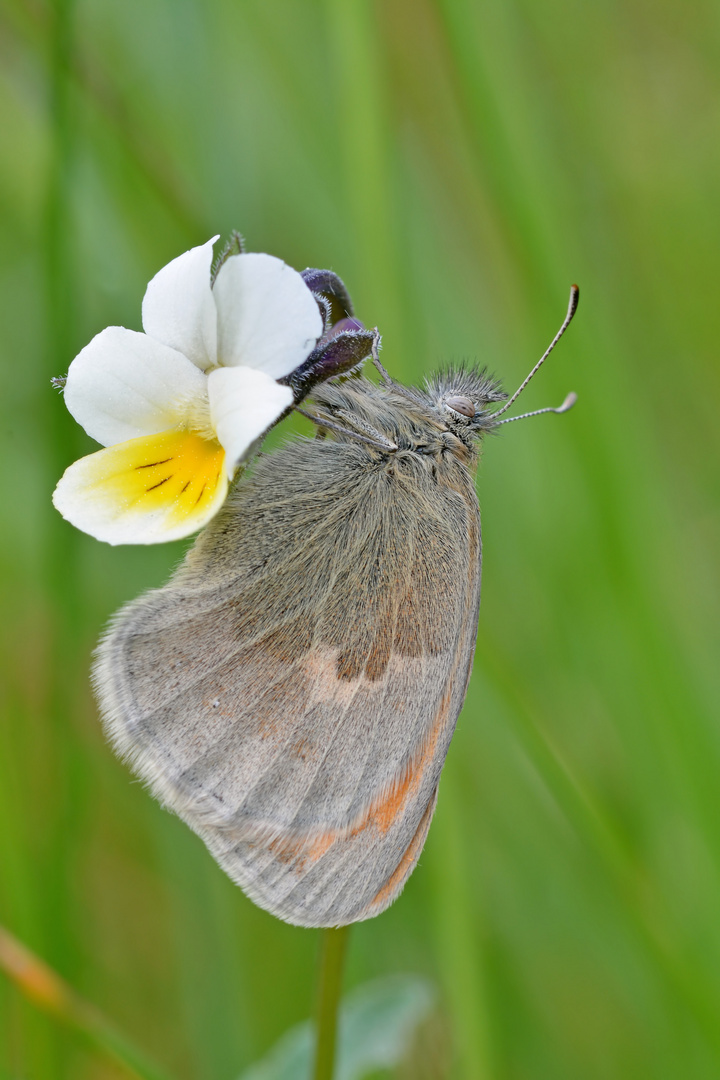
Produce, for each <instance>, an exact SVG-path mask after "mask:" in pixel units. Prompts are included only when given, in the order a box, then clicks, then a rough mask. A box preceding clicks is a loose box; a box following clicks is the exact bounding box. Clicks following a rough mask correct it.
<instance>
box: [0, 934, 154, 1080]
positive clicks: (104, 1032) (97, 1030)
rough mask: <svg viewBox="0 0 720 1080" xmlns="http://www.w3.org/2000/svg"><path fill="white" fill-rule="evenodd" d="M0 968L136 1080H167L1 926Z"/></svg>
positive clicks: (35, 999) (126, 1040) (51, 1013)
mask: <svg viewBox="0 0 720 1080" xmlns="http://www.w3.org/2000/svg"><path fill="white" fill-rule="evenodd" d="M0 971H4V972H5V974H6V975H7V976H8V978H10V979H11V980H12V982H13V983H14V984H15V986H16V987H17V988H18V990H20V992H21V993H22V994H23V995H24V996H25V997H26V998H27V999H28V1000H29V1001H31V1002H32V1003H33V1004H34V1005H36V1006H37V1007H38V1008H39V1009H42V1010H43V1011H44V1012H47V1013H50V1015H51V1016H54V1017H55V1018H56V1019H57V1020H60V1021H62V1022H63V1023H65V1024H67V1025H68V1026H69V1027H72V1028H75V1030H76V1031H79V1032H81V1033H82V1034H83V1035H85V1036H86V1037H87V1038H88V1039H89V1040H90V1042H92V1043H93V1044H94V1045H95V1046H96V1047H97V1048H98V1049H100V1050H102V1051H103V1052H104V1053H105V1054H106V1055H107V1056H108V1057H110V1058H112V1059H113V1060H114V1061H116V1062H117V1063H119V1064H120V1065H122V1066H124V1068H125V1070H126V1071H127V1072H128V1073H129V1074H130V1075H131V1076H134V1077H136V1080H137V1078H140V1080H167V1074H166V1073H164V1072H162V1071H161V1070H160V1069H159V1068H158V1067H157V1066H156V1065H155V1064H153V1063H152V1062H149V1061H148V1060H147V1058H146V1057H145V1055H144V1053H143V1052H142V1051H141V1050H138V1049H137V1048H136V1047H135V1046H133V1044H132V1043H131V1042H130V1041H129V1040H128V1039H126V1037H125V1036H124V1035H122V1034H121V1033H120V1032H119V1031H118V1030H117V1029H116V1028H115V1026H114V1025H113V1024H111V1023H110V1021H109V1020H106V1019H105V1017H104V1016H103V1015H102V1013H100V1012H99V1011H98V1010H97V1009H96V1008H95V1006H94V1005H91V1004H90V1003H89V1002H87V1001H84V1000H83V999H82V998H81V997H79V996H78V995H77V994H76V993H75V991H74V990H73V989H72V987H70V986H68V984H67V983H66V982H65V981H64V979H61V978H60V976H59V975H58V974H57V973H56V972H55V971H53V970H52V968H50V967H48V965H47V964H46V963H44V961H42V960H41V959H40V958H39V957H38V956H36V955H35V953H32V952H30V950H29V949H27V948H26V947H25V946H24V945H23V944H22V943H21V942H19V941H18V939H17V938H16V937H14V936H13V935H12V934H10V933H9V932H8V931H7V930H5V929H3V928H2V927H0Z"/></svg>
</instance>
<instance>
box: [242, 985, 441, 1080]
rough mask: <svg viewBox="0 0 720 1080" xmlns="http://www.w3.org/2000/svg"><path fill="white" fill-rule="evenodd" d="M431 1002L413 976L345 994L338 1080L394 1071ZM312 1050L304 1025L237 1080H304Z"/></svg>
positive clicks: (309, 1028) (309, 1027) (429, 990)
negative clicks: (385, 1070)
mask: <svg viewBox="0 0 720 1080" xmlns="http://www.w3.org/2000/svg"><path fill="white" fill-rule="evenodd" d="M434 1001H435V991H434V989H433V986H432V984H431V983H430V982H429V981H428V980H427V979H421V978H420V977H418V976H417V975H391V976H388V977H387V978H383V979H376V980H374V981H373V982H370V983H366V984H365V985H364V986H360V987H358V988H357V989H356V990H354V991H353V992H352V993H351V994H348V996H347V997H346V998H345V1001H344V1002H343V1004H342V1005H341V1007H340V1021H339V1031H338V1056H337V1066H336V1080H362V1078H363V1077H365V1076H368V1075H369V1074H370V1073H372V1072H375V1071H376V1070H377V1069H392V1068H393V1067H394V1066H396V1065H398V1064H399V1063H400V1062H401V1061H402V1060H403V1059H404V1058H405V1057H406V1055H407V1053H408V1051H409V1049H410V1045H411V1042H412V1038H413V1035H414V1034H415V1032H416V1031H417V1029H418V1027H419V1025H420V1024H421V1023H422V1022H423V1020H424V1019H425V1018H426V1017H427V1016H428V1014H429V1012H430V1010H431V1009H432V1006H433V1004H434ZM314 1044H315V1031H314V1026H313V1024H312V1023H311V1021H309V1020H306V1021H305V1022H304V1023H302V1024H298V1025H297V1027H294V1028H291V1029H290V1031H287V1032H286V1033H285V1034H284V1035H283V1037H282V1038H281V1039H280V1041H279V1042H278V1043H276V1045H275V1046H274V1047H273V1048H272V1050H271V1051H270V1053H269V1054H268V1055H267V1056H266V1057H265V1058H263V1060H262V1061H259V1062H257V1063H256V1064H255V1065H252V1066H251V1067H250V1068H249V1069H248V1070H247V1071H246V1072H244V1073H243V1074H242V1076H241V1077H240V1080H306V1078H307V1077H309V1076H310V1067H311V1064H312V1054H313V1049H314Z"/></svg>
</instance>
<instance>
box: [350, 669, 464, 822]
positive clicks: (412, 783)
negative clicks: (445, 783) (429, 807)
mask: <svg viewBox="0 0 720 1080" xmlns="http://www.w3.org/2000/svg"><path fill="white" fill-rule="evenodd" d="M451 699H452V692H451V690H450V689H448V690H446V691H445V694H444V695H443V699H442V701H441V702H440V708H439V709H438V713H437V716H436V718H435V723H434V724H433V727H432V730H431V732H430V734H429V736H428V738H427V739H426V740H425V742H424V743H423V745H422V746H421V748H420V753H419V754H418V755H417V757H415V758H414V759H413V760H412V761H411V762H410V764H409V765H408V767H407V769H406V771H405V775H404V776H403V777H402V779H401V780H399V781H398V782H397V783H396V784H395V785H394V786H393V787H392V788H391V789H390V791H389V792H387V793H386V794H385V795H383V796H381V797H380V798H379V799H376V801H375V802H374V803H372V804H371V805H370V808H369V810H368V812H367V815H366V816H365V819H364V820H363V822H362V824H361V825H360V826H359V827H358V828H357V829H356V830H354V831H353V835H355V832H360V831H362V829H365V828H367V826H368V825H375V826H377V828H378V829H379V830H380V832H381V833H383V834H384V833H386V832H387V831H388V829H389V828H390V827H391V825H393V824H394V822H395V821H397V819H398V817H399V816H400V815H401V813H402V811H403V810H404V809H405V806H406V805H407V803H408V801H409V800H410V799H411V798H412V796H413V795H414V794H415V793H416V791H417V790H418V788H419V787H420V783H421V781H422V778H423V775H424V773H425V768H426V766H427V765H428V764H429V763H430V762H431V761H432V760H433V758H434V756H435V750H436V748H437V744H438V740H439V738H440V735H441V733H442V731H443V729H444V727H445V722H446V720H447V716H448V711H449V709H450V702H451Z"/></svg>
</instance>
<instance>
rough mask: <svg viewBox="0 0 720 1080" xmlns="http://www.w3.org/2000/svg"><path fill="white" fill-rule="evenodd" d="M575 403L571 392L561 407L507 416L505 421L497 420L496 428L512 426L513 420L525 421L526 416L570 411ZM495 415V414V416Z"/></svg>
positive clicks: (574, 397)
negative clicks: (506, 425)
mask: <svg viewBox="0 0 720 1080" xmlns="http://www.w3.org/2000/svg"><path fill="white" fill-rule="evenodd" d="M576 401H577V394H576V393H575V391H574V390H573V391H571V392H570V393H569V394H568V396H567V397H566V398H565V400H564V401H563V403H562V405H558V406H557V408H553V406H552V405H548V406H547V408H545V409H533V411H532V412H524V413H521V414H520V416H508V417H507V418H506V419H505V420H498V422H497V424H496V425H495V426H496V427H500V425H501V424H512V423H513V421H514V420H527V418H528V416H540V415H541V414H542V413H545V412H554V413H562V412H567V411H568V409H572V407H573V405H574V404H575V402H576ZM495 415H497V413H496V414H495Z"/></svg>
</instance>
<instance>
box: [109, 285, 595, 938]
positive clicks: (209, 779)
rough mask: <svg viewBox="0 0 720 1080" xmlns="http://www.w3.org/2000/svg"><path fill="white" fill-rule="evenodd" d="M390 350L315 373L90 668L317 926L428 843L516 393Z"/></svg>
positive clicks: (154, 764)
mask: <svg viewBox="0 0 720 1080" xmlns="http://www.w3.org/2000/svg"><path fill="white" fill-rule="evenodd" d="M576 305H577V290H576V289H575V287H574V292H573V293H572V294H571V303H570V308H569V309H568V316H567V317H566V319H565V322H564V323H563V326H562V327H561V330H560V331H559V332H558V334H557V335H556V337H555V339H554V340H553V343H552V345H551V346H550V348H549V349H548V350H547V352H546V353H545V354H544V356H543V358H542V359H541V361H540V362H539V363H538V364H537V365H536V366H535V368H534V369H533V371H532V372H531V373H530V375H529V376H528V379H526V380H525V382H524V383H523V384H522V386H521V387H520V388H519V390H518V391H517V393H520V392H521V390H522V389H524V387H525V385H526V384H527V382H528V381H529V379H530V378H531V377H532V375H533V374H534V373H535V371H536V370H537V369H538V367H539V366H540V364H541V363H542V362H543V361H544V359H545V357H546V356H547V355H548V353H549V352H550V350H551V349H552V348H553V346H554V345H555V344H556V342H557V341H558V340H559V337H560V335H561V334H562V333H563V332H564V330H565V328H566V326H567V325H568V323H569V321H570V318H571V317H572V314H573V313H574V310H575V307H576ZM374 360H375V364H376V367H377V368H378V370H379V371H380V375H381V381H380V382H379V383H377V382H373V381H371V380H370V379H368V378H365V377H364V376H359V377H349V378H348V377H343V378H342V379H340V378H331V379H330V380H329V381H323V382H320V383H318V384H316V385H315V386H314V387H313V388H312V391H311V398H310V399H309V400H310V402H311V406H310V408H311V412H310V413H309V414H308V413H306V415H310V416H311V418H312V420H313V422H314V423H315V425H316V427H317V437H315V438H302V437H299V438H294V439H293V440H292V441H291V442H289V443H288V444H286V445H285V446H284V447H282V448H280V449H279V450H277V451H275V452H273V453H270V454H260V455H259V457H258V458H257V459H256V461H255V463H254V465H253V467H252V468H250V469H248V470H247V471H246V473H245V474H244V476H243V477H242V478H241V480H240V482H239V483H238V485H237V487H236V488H235V490H234V491H233V493H232V494H231V495H230V497H229V499H228V501H227V503H226V504H225V506H224V508H223V509H222V510H221V511H220V513H219V514H218V515H217V517H215V518H214V519H213V521H212V522H211V523H210V525H209V526H208V527H207V528H206V529H205V530H204V531H203V532H202V533H201V534H200V536H199V537H198V538H197V540H196V541H195V544H194V546H193V547H192V548H191V549H190V551H189V553H188V554H187V556H186V558H185V560H184V561H183V563H182V564H181V565H180V567H179V568H178V569H177V570H176V572H175V573H174V574H173V576H172V578H171V580H170V581H169V582H168V584H166V585H165V586H163V587H162V588H159V589H156V590H153V591H151V592H149V593H147V594H146V595H144V596H141V597H140V598H139V599H137V600H135V601H134V602H132V603H130V604H128V605H127V606H126V607H125V608H123V609H122V610H121V611H120V612H119V613H118V614H117V615H116V616H115V618H114V619H113V621H112V623H111V626H110V628H109V631H108V632H107V634H106V635H105V637H104V639H103V641H102V642H101V644H100V646H99V649H98V652H97V656H96V661H95V667H94V684H95V688H96V693H97V696H98V699H99V702H100V706H101V712H102V716H103V720H104V724H105V728H106V731H107V734H108V736H109V738H110V740H111V742H112V744H113V746H114V748H115V750H116V751H117V752H118V754H119V755H120V756H121V757H123V758H124V759H126V760H127V762H128V763H129V765H130V768H131V769H132V770H133V771H134V772H135V773H136V774H137V775H138V776H139V777H140V778H142V780H143V781H145V782H146V784H147V785H148V787H149V788H150V790H151V792H152V793H153V794H154V795H155V796H156V797H157V798H158V799H159V800H160V802H161V803H163V804H164V805H165V806H166V807H168V808H169V809H171V810H173V811H174V812H175V813H176V814H178V815H179V816H180V817H181V818H182V819H183V820H184V821H185V822H186V823H187V824H188V825H189V826H190V827H191V828H192V829H193V830H194V831H195V832H196V833H197V834H198V835H199V836H200V837H201V838H202V840H203V841H204V842H205V844H206V845H207V847H208V849H209V850H210V852H211V853H212V855H213V856H214V858H215V859H216V860H217V862H218V863H219V864H220V866H221V867H222V868H223V869H224V870H225V871H226V872H227V874H228V875H229V876H230V878H232V880H233V881H235V882H236V883H237V884H238V885H239V886H240V887H241V888H242V889H243V890H244V891H245V892H246V894H247V895H248V896H249V897H250V898H251V899H252V900H254V901H255V902H256V903H257V904H258V905H260V906H261V907H262V908H265V909H266V910H267V911H269V912H271V913H272V914H274V915H276V916H278V917H279V918H281V919H283V920H285V921H287V922H289V923H293V924H296V925H300V926H313V927H320V926H340V925H345V924H348V923H352V922H356V921H359V920H363V919H368V918H371V917H372V916H375V915H378V914H379V913H380V912H382V911H383V910H384V909H385V908H387V907H388V905H389V904H391V903H392V902H393V900H394V899H395V898H396V897H397V896H398V894H399V893H400V891H401V890H402V888H403V886H404V884H405V882H406V881H407V879H408V877H409V875H410V874H411V872H412V870H413V868H414V867H415V865H416V863H417V861H418V858H419V855H420V853H421V851H422V848H423V845H424V843H425V838H426V836H427V833H428V829H429V827H430V822H431V819H432V816H433V812H434V809H435V805H436V802H437V795H438V783H439V780H440V774H441V771H442V767H443V764H444V761H445V757H446V755H447V752H448V747H449V745H450V740H451V738H452V735H453V732H454V730H455V725H456V722H457V718H458V715H459V713H460V710H461V708H462V705H463V701H464V699H465V694H466V691H467V686H468V681H469V678H470V672H471V669H472V663H473V654H474V650H475V639H476V632H477V623H478V610H479V604H480V571H481V561H482V560H481V532H480V512H479V507H478V499H477V495H476V491H475V481H474V473H475V468H476V465H477V462H478V454H479V448H480V444H481V440H482V437H483V436H484V435H485V434H486V433H487V432H490V431H493V430H495V429H497V427H498V426H499V425H500V424H502V423H507V422H509V421H508V420H501V419H500V417H501V415H502V414H503V413H504V412H505V411H506V409H507V408H508V407H509V406H510V405H511V404H512V403H513V402H514V400H515V398H516V397H517V393H516V394H515V395H513V397H512V398H511V399H510V400H508V401H507V402H506V405H505V406H503V407H498V406H499V405H500V402H502V401H504V400H505V399H506V398H507V395H505V394H504V393H503V392H502V390H501V388H500V387H499V385H498V383H497V382H496V381H495V380H494V379H492V378H490V377H489V376H488V375H487V373H486V372H485V371H482V370H479V369H477V368H473V367H462V366H461V367H457V368H451V369H448V370H446V371H444V372H441V373H440V374H438V375H436V376H434V377H432V378H430V379H429V380H428V381H427V383H426V385H425V386H424V388H422V389H418V388H411V387H405V386H402V385H400V384H398V383H396V382H394V381H393V380H392V379H391V378H390V376H389V375H388V374H387V372H386V371H385V369H384V368H383V366H382V365H381V364H380V362H379V358H378V356H377V351H376V350H374ZM573 401H574V395H569V397H568V398H567V399H566V401H565V402H564V403H563V405H562V406H560V407H559V408H558V409H552V410H550V409H548V410H537V412H544V411H554V412H559V411H564V410H565V409H567V408H569V407H570V405H571V404H572V403H573ZM526 415H535V413H532V414H526ZM512 419H519V417H513V418H512Z"/></svg>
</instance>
